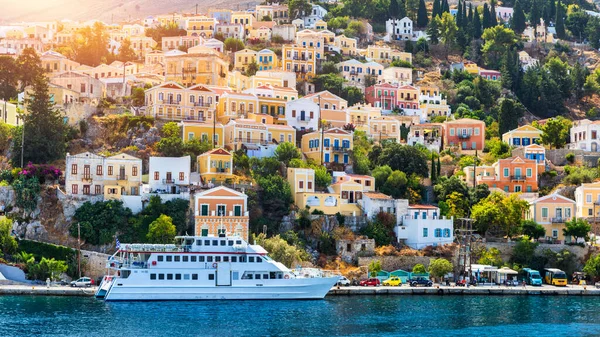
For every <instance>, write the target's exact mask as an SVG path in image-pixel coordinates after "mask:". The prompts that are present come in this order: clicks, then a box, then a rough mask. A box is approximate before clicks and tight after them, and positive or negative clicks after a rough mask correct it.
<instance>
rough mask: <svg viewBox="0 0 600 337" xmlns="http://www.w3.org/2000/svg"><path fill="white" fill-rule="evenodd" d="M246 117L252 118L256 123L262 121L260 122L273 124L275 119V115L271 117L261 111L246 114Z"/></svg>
mask: <svg viewBox="0 0 600 337" xmlns="http://www.w3.org/2000/svg"><path fill="white" fill-rule="evenodd" d="M248 119H252V120H254V121H256V122H257V123H262V124H274V123H275V121H277V118H276V117H273V116H271V115H268V114H263V113H256V114H248Z"/></svg>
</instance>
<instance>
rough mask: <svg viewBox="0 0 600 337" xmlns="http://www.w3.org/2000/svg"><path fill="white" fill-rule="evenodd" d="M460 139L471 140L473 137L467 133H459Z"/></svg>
mask: <svg viewBox="0 0 600 337" xmlns="http://www.w3.org/2000/svg"><path fill="white" fill-rule="evenodd" d="M458 138H461V139H469V138H471V135H469V134H466V133H459V134H458Z"/></svg>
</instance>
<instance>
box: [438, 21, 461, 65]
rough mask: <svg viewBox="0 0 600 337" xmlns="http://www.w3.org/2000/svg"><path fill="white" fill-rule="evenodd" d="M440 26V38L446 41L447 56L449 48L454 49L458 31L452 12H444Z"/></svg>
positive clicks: (443, 41)
mask: <svg viewBox="0 0 600 337" xmlns="http://www.w3.org/2000/svg"><path fill="white" fill-rule="evenodd" d="M439 27H440V40H441V41H442V43H444V49H445V50H446V56H447V55H448V50H450V49H452V47H453V46H454V44H455V43H456V33H457V32H458V27H457V26H456V22H455V21H454V16H452V14H450V13H443V14H442V17H441V19H440V22H439Z"/></svg>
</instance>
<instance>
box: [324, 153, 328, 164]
mask: <svg viewBox="0 0 600 337" xmlns="http://www.w3.org/2000/svg"><path fill="white" fill-rule="evenodd" d="M324 162H326V163H329V153H325V159H324Z"/></svg>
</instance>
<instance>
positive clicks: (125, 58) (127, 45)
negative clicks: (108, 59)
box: [117, 39, 138, 62]
mask: <svg viewBox="0 0 600 337" xmlns="http://www.w3.org/2000/svg"><path fill="white" fill-rule="evenodd" d="M137 58H138V57H137V55H135V51H133V48H131V40H129V39H125V40H123V42H122V43H121V47H120V48H119V54H118V55H117V60H119V61H121V62H129V61H134V60H137Z"/></svg>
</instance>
